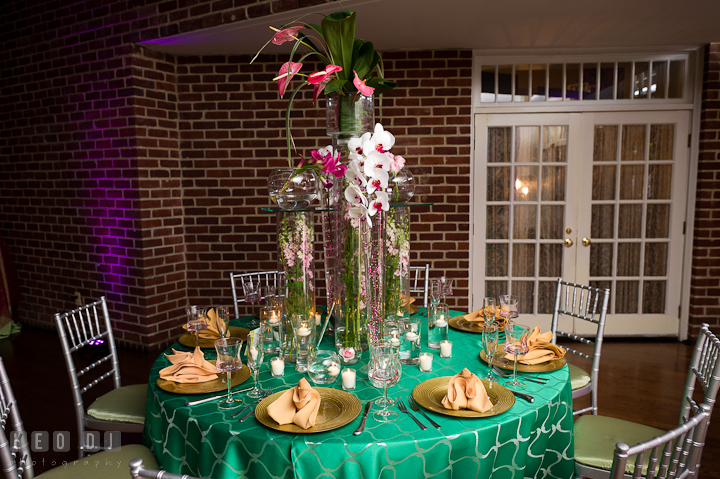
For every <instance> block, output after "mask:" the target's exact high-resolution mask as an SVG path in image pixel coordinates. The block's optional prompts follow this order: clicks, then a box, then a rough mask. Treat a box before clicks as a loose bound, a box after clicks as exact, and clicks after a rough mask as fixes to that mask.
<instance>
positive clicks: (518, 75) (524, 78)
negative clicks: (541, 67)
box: [515, 65, 530, 101]
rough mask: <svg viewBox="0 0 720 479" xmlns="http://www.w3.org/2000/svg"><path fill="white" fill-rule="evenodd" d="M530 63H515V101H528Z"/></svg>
mask: <svg viewBox="0 0 720 479" xmlns="http://www.w3.org/2000/svg"><path fill="white" fill-rule="evenodd" d="M529 69H530V67H529V65H515V101H528V97H529V94H530V70H529Z"/></svg>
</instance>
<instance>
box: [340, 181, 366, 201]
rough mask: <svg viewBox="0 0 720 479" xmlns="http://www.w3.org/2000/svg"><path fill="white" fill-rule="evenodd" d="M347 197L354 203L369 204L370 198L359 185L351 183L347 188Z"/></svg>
mask: <svg viewBox="0 0 720 479" xmlns="http://www.w3.org/2000/svg"><path fill="white" fill-rule="evenodd" d="M345 199H346V200H347V201H348V203H351V204H353V205H355V204H357V203H360V204H362V205H365V206H367V204H368V200H367V198H365V195H364V194H363V191H362V190H361V189H360V187H359V186H358V185H350V186H348V187H347V188H345Z"/></svg>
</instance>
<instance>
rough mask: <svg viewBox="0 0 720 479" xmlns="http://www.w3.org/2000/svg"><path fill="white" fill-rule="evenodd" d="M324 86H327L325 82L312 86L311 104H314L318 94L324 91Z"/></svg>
mask: <svg viewBox="0 0 720 479" xmlns="http://www.w3.org/2000/svg"><path fill="white" fill-rule="evenodd" d="M325 85H327V82H326V81H324V82H320V83H315V84H314V85H313V103H315V101H317V99H318V97H319V96H320V94H321V93H322V92H323V90H325Z"/></svg>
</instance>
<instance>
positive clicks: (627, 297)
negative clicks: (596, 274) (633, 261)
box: [615, 281, 640, 314]
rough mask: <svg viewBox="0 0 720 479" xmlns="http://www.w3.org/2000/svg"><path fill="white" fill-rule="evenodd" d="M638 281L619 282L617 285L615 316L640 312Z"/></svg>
mask: <svg viewBox="0 0 720 479" xmlns="http://www.w3.org/2000/svg"><path fill="white" fill-rule="evenodd" d="M639 284H640V283H639V282H638V281H617V282H616V283H615V314H635V313H637V312H638V286H639Z"/></svg>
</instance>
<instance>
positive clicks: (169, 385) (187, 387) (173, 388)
mask: <svg viewBox="0 0 720 479" xmlns="http://www.w3.org/2000/svg"><path fill="white" fill-rule="evenodd" d="M208 362H209V363H211V364H215V361H214V360H213V361H208ZM224 376H225V373H218V378H217V379H213V380H212V381H206V382H204V383H176V382H174V381H168V380H167V379H161V378H158V379H157V381H156V382H157V385H158V387H159V388H160V389H162V390H163V391H167V392H169V393H175V394H203V393H214V392H216V391H227V383H226V382H224V381H223V377H224ZM249 377H250V368H249V367H247V365H245V364H243V366H242V368H240V369H239V370H237V371H233V373H232V376H231V379H230V387H235V386H237V385H238V384H242V383H244V382H245V381H246V380H247V378H249Z"/></svg>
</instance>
